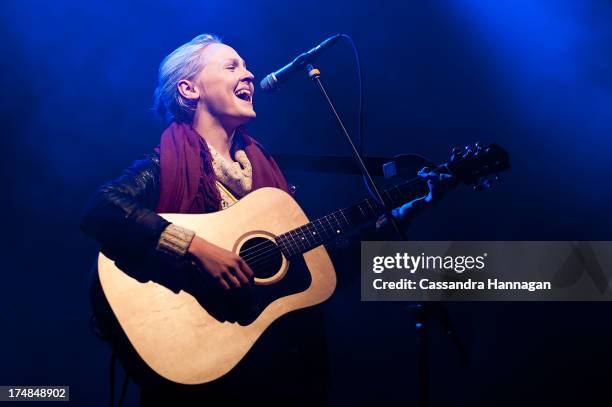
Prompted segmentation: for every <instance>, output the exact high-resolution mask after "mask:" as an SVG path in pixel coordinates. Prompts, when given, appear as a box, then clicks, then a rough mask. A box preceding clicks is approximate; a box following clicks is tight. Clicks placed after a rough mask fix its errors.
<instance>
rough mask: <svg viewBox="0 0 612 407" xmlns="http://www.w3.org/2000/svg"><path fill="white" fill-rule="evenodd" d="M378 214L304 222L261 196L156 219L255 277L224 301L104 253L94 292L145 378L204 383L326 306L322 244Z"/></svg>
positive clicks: (181, 278)
mask: <svg viewBox="0 0 612 407" xmlns="http://www.w3.org/2000/svg"><path fill="white" fill-rule="evenodd" d="M507 168H509V162H508V154H507V153H506V151H504V150H503V149H502V148H500V147H499V146H497V145H496V144H492V145H490V146H488V147H486V148H483V147H480V146H478V145H476V146H475V147H474V148H467V147H466V148H465V149H463V150H461V151H460V152H458V151H454V153H453V156H452V157H451V159H450V160H449V161H448V163H446V164H443V165H441V166H439V167H438V168H437V170H438V171H444V172H450V173H452V174H453V175H454V176H455V177H456V179H457V180H458V181H460V182H463V183H466V184H472V185H473V184H477V183H478V182H479V181H483V180H485V179H486V177H489V176H491V175H492V174H495V173H498V172H500V171H503V170H506V169H507ZM486 182H488V181H485V183H484V185H487V184H486ZM428 192H429V188H428V185H427V182H426V180H425V179H423V178H422V177H417V178H414V179H411V180H409V181H407V182H404V183H401V184H399V185H396V186H394V187H392V188H390V189H387V190H385V191H384V192H383V193H382V195H383V199H384V200H385V201H386V204H387V205H388V207H398V206H400V205H402V204H403V203H405V202H409V201H411V200H414V199H416V198H418V197H422V196H425V195H426V194H427V193H428ZM384 212H385V211H384V209H383V206H382V205H381V204H379V203H378V202H377V201H375V200H373V199H365V200H363V201H361V202H359V203H357V204H355V205H353V206H351V207H348V208H345V209H340V210H337V211H335V212H333V213H330V214H328V215H326V216H323V217H321V218H319V219H316V220H313V221H310V220H309V219H308V218H307V216H306V215H305V214H304V211H303V210H302V209H301V208H300V206H299V205H298V204H297V203H296V202H295V201H294V200H293V198H292V197H291V196H290V195H289V194H287V193H285V192H284V191H282V190H279V189H275V188H261V189H258V190H256V191H254V192H252V193H250V194H248V195H246V196H244V197H243V198H242V199H241V200H240V201H238V202H237V203H236V204H234V205H233V206H231V207H229V208H227V209H225V210H223V211H219V212H215V213H209V214H198V215H193V214H161V216H163V217H164V218H165V219H167V220H168V221H170V222H172V223H175V224H177V225H180V226H183V227H186V228H188V229H191V230H193V231H195V232H196V234H197V235H198V236H200V237H202V238H203V239H206V240H208V241H210V242H212V243H214V244H216V245H218V246H220V247H223V248H225V249H227V250H231V251H233V252H235V253H237V254H239V255H240V256H241V257H242V258H243V259H244V260H245V261H246V262H247V263H248V265H249V266H250V267H251V269H252V270H253V272H254V274H255V279H254V284H252V285H251V286H250V287H243V288H240V289H235V290H230V293H228V292H225V291H223V290H221V289H218V288H216V286H214V285H213V284H210V283H208V282H206V281H204V280H203V279H204V278H205V277H203V275H205V273H196V272H193V270H192V272H189V271H188V270H189V269H190V268H189V267H181V268H176V267H175V268H174V269H170V266H168V268H166V265H164V264H163V262H161V263H156V264H153V263H151V262H150V263H149V264H147V265H145V267H143V265H142V264H140V265H139V266H138V267H128V266H125V265H122V264H120V265H117V264H115V262H113V261H112V260H110V259H109V258H107V257H106V256H105V255H104V254H102V253H100V254H99V257H98V273H99V278H100V283H101V286H102V290H103V292H104V295H105V297H106V299H107V300H108V303H109V305H110V307H111V309H112V311H113V313H114V315H115V317H116V318H117V321H118V322H119V324H120V326H121V328H122V329H123V331H124V333H125V334H126V336H127V338H128V339H129V341H130V343H131V344H132V346H133V347H134V349H135V350H136V352H137V353H138V354H139V355H140V357H141V358H142V360H144V361H145V363H146V364H147V365H148V366H149V367H150V368H151V369H153V370H154V371H155V372H156V373H157V374H159V375H161V376H162V377H164V378H166V379H168V380H171V381H173V382H177V383H182V384H200V383H205V382H209V381H212V380H215V379H217V378H219V377H221V376H223V375H224V374H226V373H228V372H229V371H230V370H231V369H232V368H233V367H235V366H236V365H237V364H238V363H239V362H240V360H241V359H242V358H243V357H244V356H245V355H246V353H247V352H248V351H249V349H250V348H251V347H252V346H253V344H254V343H255V341H257V339H258V338H259V337H260V335H261V334H262V333H263V332H264V331H265V330H266V328H268V327H269V326H270V324H272V323H273V322H274V321H275V320H276V319H278V318H279V317H280V316H282V315H284V314H287V313H288V312H291V311H294V310H297V309H300V308H305V307H309V306H312V305H315V304H318V303H321V302H323V301H325V300H326V299H327V298H329V297H330V296H331V295H332V293H333V291H334V288H335V286H336V276H335V272H334V266H333V265H332V262H331V260H330V258H329V255H328V253H327V251H326V249H325V247H324V246H323V244H324V243H326V242H329V241H331V240H332V239H334V238H336V237H337V236H339V235H342V234H343V233H345V232H348V231H349V230H351V229H354V228H356V227H359V226H363V225H365V224H367V223H368V222H372V221H375V220H376V219H378V218H379V217H380V216H381V215H382V214H384ZM191 269H193V267H191Z"/></svg>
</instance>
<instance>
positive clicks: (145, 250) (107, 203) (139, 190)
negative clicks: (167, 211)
mask: <svg viewBox="0 0 612 407" xmlns="http://www.w3.org/2000/svg"><path fill="white" fill-rule="evenodd" d="M159 174H160V166H159V154H157V153H152V154H150V155H147V156H145V157H144V158H143V159H140V160H137V161H134V162H133V163H132V165H131V166H130V167H129V168H127V169H126V170H124V171H123V173H122V174H121V176H120V177H119V178H117V179H115V180H112V181H110V182H108V183H106V184H104V185H102V186H101V187H100V188H99V189H98V190H97V191H96V192H95V194H94V196H93V197H92V198H91V200H90V202H89V204H88V205H87V207H86V209H85V211H84V213H83V216H82V219H81V229H82V230H83V232H85V233H86V234H87V235H89V236H90V237H92V238H94V239H95V240H97V241H98V242H99V243H100V244H101V245H102V252H103V253H104V254H105V255H106V256H108V257H109V258H111V259H113V260H121V261H130V260H132V259H133V260H137V259H143V258H144V257H147V256H148V255H149V254H150V253H151V252H152V250H154V249H155V247H156V245H157V242H158V240H159V237H160V235H161V233H162V232H163V231H164V229H165V228H166V227H167V226H168V225H169V224H170V222H168V221H167V220H165V219H164V218H162V217H161V216H159V215H158V214H156V213H155V207H156V206H157V201H158V199H159V191H160V185H159Z"/></svg>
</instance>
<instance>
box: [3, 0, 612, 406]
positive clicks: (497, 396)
mask: <svg viewBox="0 0 612 407" xmlns="http://www.w3.org/2000/svg"><path fill="white" fill-rule="evenodd" d="M0 19H1V20H0V21H1V22H0V30H1V36H0V38H2V45H1V47H2V57H1V75H0V89H2V91H1V96H0V97H1V99H0V106H1V109H2V111H1V117H2V127H3V132H2V137H1V138H0V140H1V141H0V143H1V144H2V146H1V147H2V150H1V151H2V160H0V163H1V165H2V178H3V179H2V185H3V186H5V187H6V190H5V192H3V193H2V213H3V217H2V219H3V230H4V233H2V251H3V253H4V254H3V256H2V258H3V260H4V261H3V266H2V275H3V277H4V278H3V283H2V284H1V285H0V286H1V288H0V290H1V291H0V294H1V296H0V298H2V303H1V304H2V305H1V307H0V323H1V327H2V331H1V332H2V334H1V335H2V336H1V340H0V344H1V347H0V349H1V350H2V351H0V384H2V385H70V386H71V398H72V400H73V404H75V405H104V404H107V397H108V395H107V394H108V380H107V364H108V358H109V351H108V349H107V348H106V346H105V345H104V344H103V343H102V342H100V341H99V340H98V339H96V338H95V337H94V336H93V335H92V334H91V333H90V332H89V330H88V320H89V312H90V311H89V304H88V295H87V287H88V279H89V267H90V265H91V264H92V261H93V259H94V256H95V254H96V252H97V246H96V243H95V242H93V241H91V240H90V239H88V238H86V237H85V236H84V235H82V234H81V232H80V231H79V228H78V224H79V212H80V211H81V210H82V208H83V206H84V204H85V202H86V200H87V198H88V197H89V196H90V195H91V194H92V192H93V191H94V190H95V188H97V187H98V186H99V185H100V184H102V183H103V182H105V181H106V180H108V179H110V178H111V177H115V176H117V175H118V174H119V173H120V171H121V169H123V168H124V167H126V166H127V165H128V164H129V163H130V162H131V161H132V160H133V159H135V158H137V157H138V156H140V155H141V154H143V153H146V152H149V151H150V150H151V149H152V148H153V147H154V146H155V145H157V143H158V140H159V135H160V133H161V131H162V130H163V128H164V126H163V123H161V122H160V121H158V120H156V119H155V118H154V116H153V114H152V112H151V111H150V106H151V99H152V93H153V89H154V87H155V84H156V74H157V67H158V65H159V62H160V61H161V60H162V58H163V57H164V56H165V55H167V54H168V53H169V52H170V51H172V50H173V49H174V48H176V47H177V46H179V45H180V44H183V43H185V42H187V41H188V40H190V39H191V38H193V37H194V36H196V35H197V34H200V33H204V32H212V33H217V34H219V35H221V36H222V37H223V38H224V40H225V41H226V42H227V43H228V44H229V45H231V46H233V47H234V48H236V49H237V50H238V52H239V53H240V54H241V55H242V56H243V57H244V59H246V60H247V62H248V64H249V68H250V69H251V70H252V71H253V72H254V73H255V75H256V76H257V77H258V78H259V79H261V78H262V77H263V76H265V75H266V74H267V73H269V72H270V71H272V70H274V69H277V68H278V67H280V66H282V65H284V64H285V63H287V62H288V61H289V60H290V59H291V58H293V57H294V56H295V55H297V54H298V53H299V52H302V51H304V50H306V49H309V48H311V47H312V46H314V45H316V44H317V43H318V42H320V41H321V40H322V39H324V38H325V37H327V36H329V35H331V34H334V33H336V32H344V33H348V34H350V35H351V36H352V37H353V38H354V39H355V41H356V43H357V45H358V47H359V49H360V52H361V58H362V63H363V75H364V82H365V89H364V90H365V113H366V120H365V128H364V149H365V152H366V154H367V155H372V156H376V155H393V154H397V153H405V152H418V153H420V154H423V155H426V156H428V157H431V158H432V159H434V160H435V161H444V160H445V159H446V158H447V156H448V152H449V150H450V147H452V146H455V145H465V144H467V143H472V142H474V141H482V142H485V143H486V142H491V141H496V142H498V143H499V144H501V145H503V146H504V147H506V148H507V149H508V150H509V152H510V154H511V158H512V165H513V168H512V171H511V172H509V173H507V174H506V175H505V176H504V179H505V180H504V182H503V183H501V184H499V185H497V186H496V187H495V188H494V189H492V190H490V191H487V192H485V193H476V192H473V191H472V190H470V189H469V188H460V189H458V190H457V191H454V192H453V193H452V194H449V195H448V196H447V197H445V199H444V200H443V201H442V202H440V203H439V204H438V205H437V206H436V207H434V208H431V209H429V210H427V211H426V212H424V213H423V214H421V215H419V217H418V218H417V219H415V220H414V221H413V223H412V225H411V227H410V229H409V231H408V232H409V234H410V236H411V238H414V239H418V240H426V239H443V240H455V239H456V240H472V239H474V240H476V239H486V240H540V239H541V240H606V239H607V240H612V232H610V223H611V222H610V220H611V216H610V213H609V205H610V199H611V196H612V192H611V189H610V187H609V179H608V178H609V177H610V175H611V174H612V171H611V170H612V164H611V159H610V156H611V153H612V142H611V141H610V136H611V129H612V121H611V120H610V113H611V109H612V79H611V78H612V65H611V62H612V4H611V3H610V2H609V1H604V0H601V1H596V0H580V1H578V0H575V1H566V0H554V1H553V0H515V1H510V0H507V1H504V0H500V1H489V0H456V1H441V0H436V1H378V2H374V1H371V2H366V1H361V0H359V1H325V2H324V1H310V2H295V3H292V2H246V1H232V2H224V1H218V0H214V1H206V2H204V1H201V2H188V1H174V2H129V3H124V2H118V1H110V2H91V3H87V2H81V1H61V2H46V1H30V0H27V1H5V2H2V5H1V6H0ZM318 65H319V68H321V70H322V71H323V78H324V81H325V82H326V83H327V85H328V86H329V89H330V92H331V94H332V95H333V97H334V99H335V100H336V102H337V104H338V106H339V108H340V110H341V112H342V114H343V115H344V117H345V119H346V121H347V123H348V124H350V126H349V127H350V128H351V131H352V132H354V131H355V130H354V129H355V122H356V117H357V116H356V111H357V110H356V107H357V99H356V96H357V89H358V88H357V79H356V76H355V64H354V60H353V55H352V53H351V49H350V47H349V46H348V43H341V44H340V45H338V46H336V47H335V48H334V49H333V51H329V52H327V53H326V54H325V55H324V56H322V57H321V58H320V60H319V63H318ZM255 102H256V104H255V106H256V110H257V112H258V118H257V120H256V121H255V122H253V123H252V125H250V130H251V133H252V134H253V135H254V136H255V137H257V138H258V139H259V140H261V141H262V143H263V144H264V145H266V146H267V147H268V149H269V150H270V151H272V152H273V153H294V154H298V153H300V154H301V153H305V154H321V155H348V154H349V153H350V151H349V149H348V147H347V144H346V142H345V140H343V138H342V137H341V135H340V133H339V130H338V128H337V126H336V124H335V122H334V121H333V119H332V117H331V115H330V114H329V112H328V109H327V106H326V105H324V104H323V103H322V99H321V97H320V95H319V94H318V93H317V90H316V88H315V87H314V86H313V85H312V84H310V83H309V81H308V80H306V79H304V78H300V77H299V76H298V77H296V78H294V79H293V80H292V81H291V82H290V83H287V85H286V86H284V88H283V89H282V90H281V91H279V92H278V93H277V94H276V95H273V96H271V95H264V94H262V92H258V93H256V95H255ZM287 175H288V177H289V179H290V180H291V181H293V182H296V183H297V184H299V185H300V189H299V192H298V196H297V199H298V200H299V202H300V203H301V205H302V206H303V207H304V208H305V210H306V212H307V213H309V215H310V216H311V217H314V216H317V215H322V214H325V213H326V212H328V211H330V210H332V209H336V208H338V207H341V206H345V205H347V204H350V203H352V202H354V201H356V200H358V199H361V198H362V197H363V196H364V195H365V191H364V188H363V186H362V183H361V181H360V179H359V178H357V177H352V176H339V175H333V174H332V175H330V174H323V173H312V174H303V173H301V174H300V173H291V172H288V173H287ZM448 309H449V313H450V315H451V317H452V319H453V321H454V323H455V325H456V326H457V329H458V331H459V333H460V334H461V335H462V337H463V339H464V341H465V344H466V346H467V348H468V350H469V352H470V356H471V363H470V365H469V367H467V368H461V367H459V365H458V363H457V355H456V352H455V350H454V348H453V347H452V345H451V343H450V342H449V341H448V338H446V337H444V336H443V334H442V330H441V328H440V327H439V325H436V324H434V326H432V330H431V346H432V359H431V365H430V368H431V386H432V392H431V398H432V405H447V404H452V405H503V404H508V405H516V404H519V405H525V404H535V403H536V402H537V403H538V404H551V405H558V404H563V403H566V402H580V401H581V402H584V403H587V404H595V403H597V404H602V405H610V403H612V396H611V394H612V393H611V392H610V388H609V384H610V380H611V379H612V373H611V372H610V366H611V362H612V350H611V349H610V343H611V339H612V323H611V318H610V314H611V311H612V307H611V306H610V304H607V303H601V304H598V303H592V304H589V303H582V304H581V303H546V304H543V303H529V304H527V303H521V304H519V303H516V304H513V303H507V304H504V303H482V304H478V303H470V304H450V305H449V306H448ZM325 315H326V324H327V338H328V345H329V348H330V361H329V363H330V366H331V378H330V386H331V393H330V402H331V403H333V404H343V403H348V402H364V403H365V402H368V401H378V402H387V403H390V402H414V401H415V400H416V399H417V376H416V336H415V332H414V319H413V317H412V316H411V314H410V313H409V312H407V311H406V308H405V304H374V303H360V301H359V291H358V270H357V269H356V270H355V276H354V277H353V278H348V280H347V281H345V282H343V287H342V288H341V289H340V290H339V291H338V292H337V293H336V294H335V295H334V297H332V299H331V300H329V301H328V302H327V303H326V305H325ZM120 377H121V375H120ZM127 398H128V402H129V403H135V402H136V401H137V392H136V388H135V387H133V386H132V387H130V388H129V389H128V395H127Z"/></svg>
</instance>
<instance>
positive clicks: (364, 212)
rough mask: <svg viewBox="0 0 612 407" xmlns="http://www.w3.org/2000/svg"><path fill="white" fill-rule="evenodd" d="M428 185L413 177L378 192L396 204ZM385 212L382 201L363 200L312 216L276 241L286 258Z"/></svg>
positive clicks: (423, 192)
mask: <svg viewBox="0 0 612 407" xmlns="http://www.w3.org/2000/svg"><path fill="white" fill-rule="evenodd" d="M428 192H429V187H428V186H427V182H426V181H425V180H423V178H414V179H412V180H410V181H407V182H405V183H403V184H400V185H397V186H395V187H392V188H389V189H386V190H384V191H382V192H381V195H382V197H383V199H384V200H385V203H386V205H387V206H388V207H390V208H396V207H398V206H400V205H402V204H403V203H406V202H409V201H412V200H414V199H416V198H419V197H421V196H425V195H427V193H428ZM383 213H384V209H383V207H382V205H380V204H379V203H378V202H377V201H374V200H373V199H364V200H363V201H361V202H359V203H357V204H355V205H352V206H350V207H348V208H345V209H340V210H337V211H335V212H332V213H330V214H329V215H325V216H323V217H321V218H318V219H315V220H313V221H312V222H310V223H307V224H305V225H303V226H300V227H298V228H296V229H293V230H290V231H289V232H287V233H284V234H282V235H280V236H278V237H277V238H276V243H277V244H278V245H279V247H280V249H281V251H282V252H283V254H284V255H285V257H287V258H291V257H294V256H296V255H299V254H302V253H305V252H307V251H309V250H312V249H314V248H315V247H318V246H320V245H322V244H324V243H326V242H328V241H330V240H332V239H334V238H335V237H337V236H339V235H341V234H343V233H346V232H348V231H350V230H351V229H354V228H355V227H358V226H362V225H364V224H366V223H368V222H371V221H373V220H376V219H377V218H378V217H379V216H380V215H382V214H383Z"/></svg>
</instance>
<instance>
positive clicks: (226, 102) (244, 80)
mask: <svg viewBox="0 0 612 407" xmlns="http://www.w3.org/2000/svg"><path fill="white" fill-rule="evenodd" d="M202 57H203V58H204V68H203V69H202V71H200V73H199V74H198V76H197V77H196V78H195V79H194V81H193V82H194V86H195V88H196V89H197V90H198V94H199V98H198V103H199V104H201V107H202V108H204V109H205V110H207V111H208V112H209V113H210V114H211V115H213V116H214V117H216V118H217V119H219V120H220V121H221V123H223V124H224V125H227V126H234V127H237V126H241V125H243V124H245V123H247V122H249V121H250V120H251V119H253V118H255V110H253V94H254V92H255V87H254V86H253V79H254V76H253V74H252V73H251V72H249V71H248V70H247V69H246V63H245V62H244V60H243V59H242V58H240V55H238V53H237V52H236V51H235V50H234V49H233V48H232V47H229V46H227V45H225V44H210V45H208V46H207V47H206V48H204V50H203V51H202Z"/></svg>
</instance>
